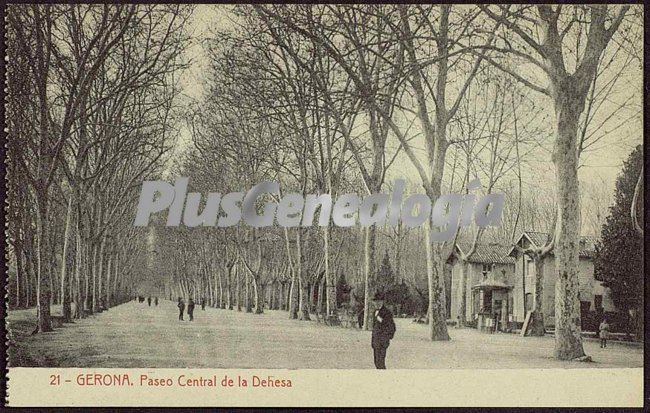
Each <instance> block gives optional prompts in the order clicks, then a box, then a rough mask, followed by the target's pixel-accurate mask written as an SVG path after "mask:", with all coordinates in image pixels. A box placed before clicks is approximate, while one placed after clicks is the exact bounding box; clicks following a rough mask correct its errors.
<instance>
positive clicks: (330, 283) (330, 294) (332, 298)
mask: <svg viewBox="0 0 650 413" xmlns="http://www.w3.org/2000/svg"><path fill="white" fill-rule="evenodd" d="M323 240H324V243H325V247H324V250H325V252H324V253H325V262H324V265H325V285H326V287H325V288H326V290H327V292H326V296H327V304H326V312H327V315H330V314H335V313H336V311H337V308H336V276H335V275H334V274H332V273H331V272H332V271H331V269H330V260H329V253H330V227H329V225H327V226H324V227H323ZM319 294H320V293H319Z"/></svg>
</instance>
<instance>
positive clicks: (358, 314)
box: [357, 308, 364, 329]
mask: <svg viewBox="0 0 650 413" xmlns="http://www.w3.org/2000/svg"><path fill="white" fill-rule="evenodd" d="M363 315H364V313H363V308H362V309H360V310H359V312H358V313H357V323H358V324H359V329H362V328H363Z"/></svg>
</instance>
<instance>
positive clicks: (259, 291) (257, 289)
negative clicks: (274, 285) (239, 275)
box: [251, 277, 264, 314]
mask: <svg viewBox="0 0 650 413" xmlns="http://www.w3.org/2000/svg"><path fill="white" fill-rule="evenodd" d="M251 278H252V279H253V293H254V297H255V314H262V313H264V285H262V284H260V283H259V282H258V281H257V279H256V278H255V277H251Z"/></svg>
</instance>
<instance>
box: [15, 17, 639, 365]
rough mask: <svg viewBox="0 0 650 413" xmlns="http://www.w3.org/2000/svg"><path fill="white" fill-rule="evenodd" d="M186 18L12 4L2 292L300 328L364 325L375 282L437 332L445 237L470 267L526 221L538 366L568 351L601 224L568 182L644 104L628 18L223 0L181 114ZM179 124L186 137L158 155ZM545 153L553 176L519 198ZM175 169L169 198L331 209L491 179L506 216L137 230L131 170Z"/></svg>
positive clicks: (441, 334) (589, 202)
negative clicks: (540, 301)
mask: <svg viewBox="0 0 650 413" xmlns="http://www.w3.org/2000/svg"><path fill="white" fill-rule="evenodd" d="M190 11H191V8H190V7H186V6H172V5H169V6H145V5H140V6H108V5H95V6H81V5H75V6H12V7H10V8H9V19H8V39H7V44H8V52H9V53H10V55H14V56H16V59H12V60H10V62H9V65H8V73H9V75H8V78H9V85H8V86H9V98H8V106H7V107H8V114H7V119H8V124H9V146H8V158H9V162H8V175H9V188H8V198H9V208H8V221H9V223H10V225H9V237H8V238H9V244H10V249H11V251H12V254H13V255H12V256H13V260H14V263H15V265H14V266H13V267H14V270H13V271H14V274H13V276H12V277H13V278H11V280H10V281H11V282H10V297H11V300H12V301H11V302H10V304H11V305H12V306H14V307H24V306H33V305H38V308H39V328H40V330H41V331H47V330H49V329H50V325H49V311H50V310H49V308H50V304H51V303H61V304H63V308H64V318H66V319H69V318H70V317H72V316H75V315H76V316H78V317H83V316H85V315H86V314H87V313H92V312H95V311H100V310H101V309H103V308H108V307H110V306H112V305H115V304H116V303H118V302H120V301H122V300H124V299H128V298H129V296H130V295H131V296H132V295H133V294H136V293H138V292H141V293H143V294H158V295H160V296H165V297H166V298H168V299H170V298H171V299H176V298H177V297H193V298H194V299H195V301H196V300H199V301H200V300H202V299H206V300H207V302H208V304H209V305H211V306H214V307H219V308H223V309H230V310H240V311H248V312H255V313H262V312H264V310H265V309H269V308H270V309H281V310H285V311H287V312H288V317H290V318H293V319H299V320H309V319H311V317H313V316H314V315H315V316H316V317H318V318H319V319H324V320H325V321H326V322H330V321H333V320H337V319H338V317H340V316H342V315H343V313H344V312H346V311H349V310H347V309H356V311H357V312H358V311H359V310H363V314H364V319H363V325H364V328H365V329H368V328H370V327H371V326H370V323H371V321H372V318H371V317H370V312H371V311H370V307H369V302H370V298H371V297H372V296H373V294H374V293H375V292H376V291H380V290H381V291H384V292H386V293H388V294H389V295H390V297H391V301H392V302H395V303H396V302H400V306H399V307H400V309H401V310H402V311H403V312H407V313H408V314H409V315H412V313H416V314H418V315H420V316H422V317H423V318H424V319H425V320H426V322H427V323H428V330H427V336H428V338H429V339H431V340H449V334H448V331H447V318H448V314H449V304H448V303H449V294H450V293H451V287H450V280H449V278H448V275H447V274H448V270H447V269H446V264H445V263H446V262H447V259H448V257H449V256H450V254H451V252H452V250H453V245H454V243H455V242H456V241H459V240H463V241H466V242H468V243H469V244H470V245H472V247H471V249H470V250H469V251H468V252H467V253H466V255H465V256H464V257H460V259H461V260H462V261H463V262H465V261H466V260H467V259H469V258H470V256H471V254H472V253H473V251H474V249H475V246H476V245H477V244H478V243H480V242H499V243H501V244H504V245H511V244H512V243H513V241H514V240H515V239H516V238H517V237H518V236H519V235H520V234H521V232H522V231H524V230H536V231H545V232H549V233H552V234H554V236H553V241H552V246H553V248H554V251H555V254H556V257H557V260H556V262H557V268H556V271H557V273H558V275H559V276H558V280H559V282H558V283H557V285H556V292H555V300H556V302H555V320H556V330H555V331H556V333H555V334H556V348H555V356H556V357H557V358H559V359H563V360H569V359H575V358H579V357H582V356H584V351H583V348H582V341H581V336H580V302H579V298H578V252H579V251H578V249H579V243H578V242H577V240H578V238H579V236H580V235H581V234H582V233H584V232H585V231H590V232H593V233H594V234H596V235H599V233H600V227H601V225H602V224H603V223H604V220H605V215H606V213H605V212H604V211H606V209H607V207H608V206H609V198H608V197H609V195H607V194H603V193H602V192H599V191H598V189H599V188H597V187H586V188H582V186H581V182H580V181H579V180H578V172H579V170H580V168H582V167H586V166H585V165H584V164H583V161H582V159H584V157H585V155H586V154H588V153H589V152H591V151H598V150H600V149H602V148H601V145H603V144H604V142H608V140H611V138H612V136H614V135H615V134H616V133H618V132H619V131H621V130H624V129H625V124H626V122H629V120H630V119H632V118H634V117H635V116H638V114H639V113H640V110H641V108H640V106H638V102H639V101H640V97H639V95H638V93H640V92H641V86H640V83H638V85H637V86H638V91H637V90H633V92H634V93H637V95H636V98H635V96H634V93H631V90H632V89H633V87H632V86H630V85H636V83H634V82H640V80H639V79H640V75H639V73H640V72H641V60H640V54H639V53H638V51H637V47H636V44H637V42H639V41H640V39H641V38H642V34H643V31H642V29H643V25H642V21H643V18H642V15H641V8H639V7H631V6H626V5H624V6H605V5H595V6H586V5H575V6H574V5H566V6H562V5H560V6H543V5H540V6H531V5H516V6H514V5H513V6H491V5H490V6H488V5H481V6H452V5H314V6H312V5H291V6H270V5H238V6H228V7H225V6H221V8H220V13H223V14H224V16H223V18H224V19H227V20H228V21H229V24H228V25H224V26H223V27H222V28H215V29H214V30H212V31H211V32H210V34H209V35H208V36H207V38H205V39H204V40H203V42H202V47H203V51H204V56H205V59H206V62H207V64H206V70H205V73H203V76H204V80H205V88H204V89H205V91H204V94H203V96H202V97H201V98H200V99H198V100H197V101H193V102H191V103H188V104H186V105H184V106H183V107H182V108H181V107H180V105H179V103H178V102H179V99H180V96H179V95H180V90H179V87H178V84H177V80H178V78H179V76H180V74H181V73H182V72H183V69H184V68H185V67H186V65H187V62H186V60H185V59H184V56H183V53H182V52H183V50H184V49H185V48H187V47H189V45H190V43H191V39H190V38H189V36H188V35H187V32H188V31H187V27H186V26H187V22H188V19H189V15H190ZM215 27H217V26H215ZM181 128H184V129H185V130H187V131H189V135H190V139H189V143H188V145H187V147H185V148H184V150H182V151H176V156H175V157H174V158H173V159H170V158H169V156H168V155H169V153H170V147H171V146H173V143H174V139H175V138H176V137H177V136H178V134H179V130H180V129H181ZM544 162H545V163H546V164H548V165H552V169H550V171H552V172H554V178H553V181H552V185H546V186H544V187H543V188H542V187H540V188H538V184H539V182H536V181H535V180H533V181H532V182H531V176H534V175H535V174H534V173H531V172H530V171H531V170H535V168H539V167H540V166H539V165H540V163H544ZM180 176H182V177H189V187H188V192H200V193H202V194H207V193H208V192H219V193H221V194H227V193H230V192H241V191H247V190H248V189H249V188H251V187H252V186H254V185H256V184H257V183H259V182H262V181H267V180H275V181H278V182H280V186H281V192H282V194H281V195H284V194H286V193H292V192H298V193H303V194H329V195H331V197H332V199H336V198H337V197H338V196H339V195H341V194H345V193H357V194H359V195H360V196H362V197H366V196H368V195H371V194H379V193H388V192H390V191H393V190H395V189H396V188H395V179H397V178H403V179H404V180H405V182H406V186H405V188H404V189H403V191H404V193H405V194H414V193H421V194H426V195H427V196H429V198H431V199H432V200H435V199H438V198H439V197H440V196H441V195H443V194H446V193H452V192H453V193H461V194H467V195H468V197H467V199H478V198H480V197H481V196H484V195H486V194H489V193H496V192H499V193H504V194H505V195H506V207H505V210H504V214H503V218H502V225H501V226H499V227H494V228H488V229H485V230H484V229H478V228H477V227H476V226H473V225H470V226H466V227H463V228H461V230H460V231H456V233H455V237H454V240H453V241H447V242H436V241H435V240H432V239H431V231H430V230H431V229H438V230H444V229H445V228H432V227H431V224H430V223H429V222H427V225H425V226H420V227H408V226H406V225H403V224H400V225H397V226H394V227H391V226H374V225H373V226H366V227H364V226H358V225H357V226H354V227H351V228H339V227H336V226H334V225H331V224H330V225H329V226H319V225H318V222H312V223H311V225H306V226H305V225H303V226H296V227H280V226H273V227H267V228H253V227H250V226H246V225H237V226H233V227H228V228H215V227H211V226H205V227H200V226H197V227H193V228H187V227H183V226H181V227H166V226H165V219H166V214H159V215H156V216H155V217H154V219H153V220H152V223H151V224H150V227H149V228H144V229H142V228H135V227H134V226H133V217H134V215H135V205H136V203H137V197H138V194H139V190H140V188H141V183H142V181H143V180H148V179H165V180H167V181H172V182H173V181H174V179H175V177H180ZM477 179H478V180H477ZM479 181H480V182H479ZM267 197H269V198H268V199H266V200H270V195H267ZM472 197H473V198H472ZM277 200H278V199H276V201H277ZM188 202H189V200H188ZM193 202H198V201H196V200H195V201H193ZM204 206H205V199H204V200H203V201H201V204H200V205H199V209H198V210H199V211H201V210H202V208H204ZM315 216H316V217H319V214H318V213H317V214H316V215H315ZM626 216H628V217H630V216H633V215H630V214H629V213H628V214H627V215H626ZM190 218H193V219H194V220H195V221H197V222H200V221H201V217H200V216H196V217H190ZM185 219H186V220H187V217H186V218H185ZM316 219H318V218H316ZM316 219H315V220H314V221H316ZM389 219H391V218H389ZM638 226H640V227H642V226H643V223H642V221H641V223H640V224H638ZM542 252H543V251H537V252H530V253H531V254H535V253H542ZM142 280H145V281H146V282H143V281H142ZM537 282H539V283H541V282H542V281H541V280H539V281H537ZM71 302H74V303H76V304H78V305H76V306H75V308H76V309H77V310H76V313H75V314H73V313H72V311H71V310H70V308H71V305H70V303H71ZM461 308H462V311H464V308H465V307H464V305H462V307H461ZM540 311H541V310H540ZM541 316H542V315H541V314H540V317H539V319H541V318H542V317H541ZM463 318H464V317H463Z"/></svg>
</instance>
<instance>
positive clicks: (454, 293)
mask: <svg viewBox="0 0 650 413" xmlns="http://www.w3.org/2000/svg"><path fill="white" fill-rule="evenodd" d="M466 268H467V269H466V271H467V274H466V277H467V284H466V289H465V294H466V297H467V300H466V302H465V315H466V320H465V321H472V319H473V316H472V314H473V311H474V307H473V302H472V287H473V286H474V285H476V284H478V283H479V282H481V280H482V279H483V264H477V263H468V264H467V267H466ZM502 270H505V271H506V280H507V282H508V284H510V285H512V278H513V276H514V272H515V269H514V266H513V265H509V264H495V265H494V268H493V270H492V271H494V272H496V274H494V275H495V276H496V278H500V277H501V275H502V274H501V271H502ZM451 275H452V278H451V312H450V313H451V319H452V320H454V321H456V320H457V319H458V306H459V305H460V301H461V300H462V295H461V291H460V284H461V283H460V278H461V263H460V261H458V260H457V259H454V260H453V264H452V270H451ZM487 276H488V277H491V276H492V274H490V273H488V274H487Z"/></svg>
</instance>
